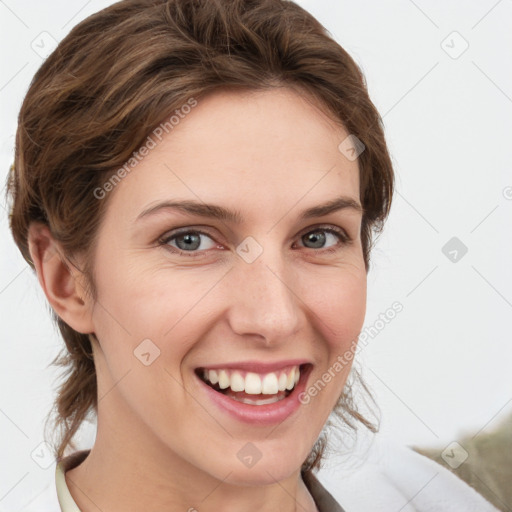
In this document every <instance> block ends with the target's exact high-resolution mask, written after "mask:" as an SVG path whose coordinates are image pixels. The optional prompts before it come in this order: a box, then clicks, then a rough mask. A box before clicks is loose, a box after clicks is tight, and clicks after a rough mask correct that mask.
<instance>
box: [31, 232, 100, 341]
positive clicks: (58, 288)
mask: <svg viewBox="0 0 512 512" xmlns="http://www.w3.org/2000/svg"><path fill="white" fill-rule="evenodd" d="M28 245H29V250H30V256H31V258H32V261H33V263H34V267H35V269H36V272H37V277H38V280H39V284H40V285H41V288H42V289H43V291H44V293H45V295H46V298H47V299H48V302H49V303H50V305H51V307H52V308H53V310H54V311H55V313H56V314H57V315H58V316H59V317H60V318H61V319H62V320H64V322H66V323H67V324H68V325H69V326H70V327H72V328H73V329H74V330H75V331H77V332H81V333H84V334H86V333H90V332H93V331H94V328H93V325H92V318H91V310H92V308H91V303H90V299H87V297H86V292H85V290H84V288H83V286H82V284H81V281H82V279H83V276H82V274H81V273H80V271H79V270H78V269H76V268H75V267H74V266H73V265H71V264H70V263H69V262H68V261H66V258H65V256H64V253H63V251H62V249H61V247H60V244H59V243H58V242H57V241H56V240H55V239H54V237H53V236H52V234H51V232H50V230H49V228H48V226H46V225H45V224H43V223H41V222H32V223H31V225H30V227H29V233H28Z"/></svg>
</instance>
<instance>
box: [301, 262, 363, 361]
mask: <svg viewBox="0 0 512 512" xmlns="http://www.w3.org/2000/svg"><path fill="white" fill-rule="evenodd" d="M366 285H367V282H366V272H365V271H364V269H363V268H361V267H353V268H349V269H339V272H338V271H332V269H331V271H330V272H329V273H325V275H324V276H319V275H316V276H315V278H314V279H309V280H308V283H307V287H306V288H305V289H304V292H303V294H304V296H306V297H307V304H308V306H309V307H310V308H311V310H312V311H313V313H314V315H315V316H316V317H317V318H318V321H317V322H316V325H317V326H318V328H319V329H320V330H321V334H322V337H323V339H325V340H326V341H327V343H328V345H329V348H330V349H331V351H334V352H337V353H338V354H339V353H340V352H344V351H345V350H346V349H347V348H348V347H350V345H351V343H352V342H353V341H354V340H357V337H358V335H359V333H360V331H361V329H362V326H363V323H364V318H365V314H366Z"/></svg>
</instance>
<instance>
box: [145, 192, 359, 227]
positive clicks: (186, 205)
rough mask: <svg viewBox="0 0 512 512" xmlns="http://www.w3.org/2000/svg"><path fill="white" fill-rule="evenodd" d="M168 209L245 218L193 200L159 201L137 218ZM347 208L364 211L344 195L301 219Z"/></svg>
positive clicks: (234, 221) (236, 219)
mask: <svg viewBox="0 0 512 512" xmlns="http://www.w3.org/2000/svg"><path fill="white" fill-rule="evenodd" d="M168 209H175V210H179V211H182V212H184V213H188V214H191V215H197V216H199V217H209V218H213V219H218V220H221V221H226V222H230V223H232V224H242V223H243V222H244V218H243V216H242V214H241V213H240V211H238V210H230V209H228V208H225V207H223V206H219V205H215V204H207V203H202V202H199V201H193V200H182V201H163V202H160V203H157V204H156V205H154V206H151V207H149V208H147V209H145V210H144V211H143V212H142V213H140V214H139V216H138V217H137V219H136V220H137V221H138V220H139V219H142V218H145V217H149V216H151V215H154V214H156V213H158V212H159V211H161V210H168ZM347 209H350V210H354V211H356V212H359V213H363V212H364V209H363V207H362V206H361V204H359V203H358V202H357V201H355V200H354V199H352V198H351V197H346V196H342V197H336V198H334V199H332V200H330V201H328V202H326V203H324V204H320V205H317V206H313V207H311V208H308V209H306V210H304V211H303V212H302V213H301V214H300V217H299V219H300V220H305V219H311V218H314V217H323V216H324V215H328V214H330V213H334V212H337V211H340V210H347Z"/></svg>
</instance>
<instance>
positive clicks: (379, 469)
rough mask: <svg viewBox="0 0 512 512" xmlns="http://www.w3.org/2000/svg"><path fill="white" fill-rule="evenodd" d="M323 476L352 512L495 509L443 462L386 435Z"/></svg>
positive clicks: (484, 511) (478, 511)
mask: <svg viewBox="0 0 512 512" xmlns="http://www.w3.org/2000/svg"><path fill="white" fill-rule="evenodd" d="M318 478H319V479H320V480H322V481H323V482H324V483H325V485H326V488H327V489H328V490H329V491H330V492H331V493H332V494H333V495H334V497H335V498H336V499H337V500H338V501H339V503H340V504H341V505H342V506H343V507H344V508H345V509H346V510H348V511H351V512H358V511H361V512H362V511H367V510H372V511H376V512H385V511H386V512H387V511H390V510H401V512H458V511H460V510H464V511H465V512H495V511H496V510H497V509H496V508H495V507H494V506H493V505H491V504H490V503H488V502H487V501H486V500H485V499H484V498H483V497H482V496H481V495H480V494H478V493H477V492H476V491H475V490H474V489H472V488H471V487H469V486H468V485H467V484H466V483H465V482H463V481H462V480H460V479H459V478H458V477H457V476H455V475H454V474H452V473H451V472H450V471H448V470H447V469H445V468H443V467H442V466H441V465H439V464H437V463H435V462H434V461H432V460H430V459H428V458H427V457H424V456H423V455H420V454H418V453H416V452H415V451H413V450H412V449H411V448H409V447H407V446H403V445H399V444H397V443H396V442H393V441H392V440H390V439H387V438H385V437H383V436H381V435H377V436H375V437H373V439H372V440H371V441H369V442H368V444H366V445H365V446H361V445H358V446H357V448H356V450H355V451H354V453H353V454H351V455H350V458H346V459H344V460H343V462H340V463H339V464H338V465H336V466H333V467H332V468H330V469H323V470H320V472H319V473H318Z"/></svg>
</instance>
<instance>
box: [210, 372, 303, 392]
mask: <svg viewBox="0 0 512 512" xmlns="http://www.w3.org/2000/svg"><path fill="white" fill-rule="evenodd" d="M203 377H204V379H205V380H207V381H208V382H211V383H212V384H219V387H220V389H227V388H229V387H230V388H231V390H232V391H235V392H237V391H245V392H246V393H247V394H249V395H259V394H264V395H275V394H277V393H278V392H279V391H285V390H286V389H288V390H292V389H293V388H294V386H295V384H297V382H298V381H299V378H300V369H299V367H298V366H292V367H290V368H286V369H284V370H279V371H277V372H271V373H265V374H258V373H253V372H244V371H241V370H227V369H226V370H207V369H205V370H204V372H203Z"/></svg>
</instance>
